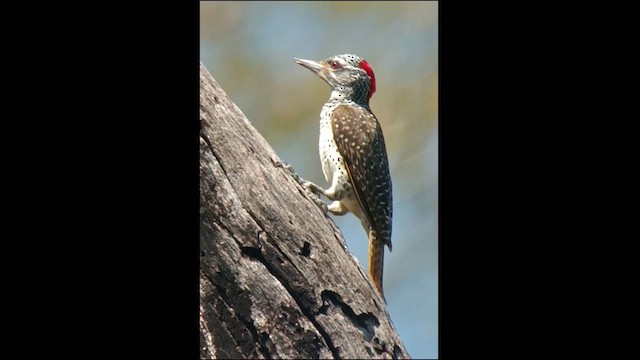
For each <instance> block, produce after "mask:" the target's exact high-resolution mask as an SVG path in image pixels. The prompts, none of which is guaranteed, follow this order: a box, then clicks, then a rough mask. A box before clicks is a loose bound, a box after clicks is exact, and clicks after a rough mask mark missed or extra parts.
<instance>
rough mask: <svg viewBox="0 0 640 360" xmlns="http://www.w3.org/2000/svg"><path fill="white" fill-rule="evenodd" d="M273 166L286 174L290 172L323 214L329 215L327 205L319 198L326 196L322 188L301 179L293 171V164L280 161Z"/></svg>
mask: <svg viewBox="0 0 640 360" xmlns="http://www.w3.org/2000/svg"><path fill="white" fill-rule="evenodd" d="M273 165H275V166H276V167H279V168H282V169H284V170H285V171H286V172H288V173H289V175H290V176H291V177H292V178H293V179H294V180H295V181H296V182H298V184H300V185H302V187H303V188H304V190H305V192H306V193H307V195H309V197H310V198H311V200H312V201H313V202H314V203H315V204H316V205H317V206H318V207H319V208H320V210H322V213H323V214H324V215H327V212H328V207H327V204H325V203H324V201H322V199H320V197H319V196H318V195H319V194H324V190H323V189H322V188H321V187H320V186H318V185H316V184H314V183H312V182H311V181H307V180H305V179H303V178H302V177H300V175H298V174H297V173H296V172H295V171H294V170H293V166H292V165H291V164H289V163H288V162H284V161H280V160H273Z"/></svg>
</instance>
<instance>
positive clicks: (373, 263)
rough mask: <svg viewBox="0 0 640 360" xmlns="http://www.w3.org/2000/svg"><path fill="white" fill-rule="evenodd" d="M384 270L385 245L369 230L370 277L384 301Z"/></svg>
mask: <svg viewBox="0 0 640 360" xmlns="http://www.w3.org/2000/svg"><path fill="white" fill-rule="evenodd" d="M383 268H384V243H383V242H382V240H378V239H377V236H376V233H375V231H373V230H369V277H370V278H371V280H372V281H373V283H374V285H375V286H376V288H377V289H378V292H380V295H382V298H383V299H384V291H383V289H382V270H383ZM385 301H386V300H385Z"/></svg>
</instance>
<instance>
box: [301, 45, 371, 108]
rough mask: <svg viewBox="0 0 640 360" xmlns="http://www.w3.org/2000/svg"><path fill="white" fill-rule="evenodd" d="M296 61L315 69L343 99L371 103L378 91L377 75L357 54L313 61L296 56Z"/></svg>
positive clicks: (336, 95)
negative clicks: (370, 100)
mask: <svg viewBox="0 0 640 360" xmlns="http://www.w3.org/2000/svg"><path fill="white" fill-rule="evenodd" d="M295 61H296V63H298V64H300V65H302V66H304V67H306V68H307V69H309V70H311V71H313V72H314V73H315V74H316V75H318V76H319V77H320V78H322V79H323V80H324V81H326V82H327V83H328V84H329V85H330V86H331V88H332V90H333V92H334V94H335V95H332V98H334V97H340V98H342V99H343V100H351V101H355V102H363V103H365V104H368V103H369V99H370V98H371V96H372V95H373V93H374V92H375V91H376V77H375V75H374V74H373V69H372V68H371V66H370V65H369V63H368V62H367V61H366V60H364V59H363V58H361V57H359V56H356V55H350V54H345V55H335V56H332V57H330V58H328V59H326V60H320V61H313V60H305V59H298V58H295Z"/></svg>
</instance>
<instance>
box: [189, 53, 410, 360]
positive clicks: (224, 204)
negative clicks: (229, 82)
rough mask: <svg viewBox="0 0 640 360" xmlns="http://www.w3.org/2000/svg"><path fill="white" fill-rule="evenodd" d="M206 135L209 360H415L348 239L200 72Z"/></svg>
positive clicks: (203, 341) (203, 248) (203, 279)
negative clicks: (247, 359) (229, 359)
mask: <svg viewBox="0 0 640 360" xmlns="http://www.w3.org/2000/svg"><path fill="white" fill-rule="evenodd" d="M200 125H201V131H200V356H201V357H202V358H205V359H208V358H305V359H314V358H315V359H317V358H325V359H327V358H335V359H345V358H408V357H409V355H408V354H407V352H406V350H405V347H404V345H403V344H402V341H401V340H400V338H399V336H398V334H397V333H396V330H395V328H394V327H393V325H392V323H391V320H390V319H389V315H388V313H387V312H386V307H385V303H384V301H383V300H382V299H381V298H380V296H379V295H378V293H377V291H376V290H375V288H374V287H373V284H372V283H371V282H370V281H369V278H368V276H367V274H366V272H365V271H364V270H363V269H362V267H361V266H360V265H359V263H358V262H357V261H356V260H355V258H354V257H353V256H352V255H351V253H350V252H349V250H348V249H347V247H346V245H345V242H344V239H343V237H342V234H341V232H340V230H339V229H338V228H337V227H336V225H335V224H334V222H333V221H332V220H331V219H330V218H328V217H327V216H325V215H323V213H322V211H321V210H320V208H319V207H318V206H317V205H315V204H314V203H313V201H312V200H311V199H310V198H309V197H308V195H307V194H306V192H305V191H304V189H303V188H302V186H300V185H299V184H298V183H297V182H296V181H295V180H294V179H293V178H292V177H291V176H290V175H289V174H288V173H287V172H286V171H285V170H283V169H282V168H280V167H277V166H275V165H274V162H275V161H277V160H278V157H277V156H276V154H275V153H274V151H273V149H272V148H271V146H270V145H269V144H268V143H267V142H266V140H265V139H264V138H263V137H262V136H261V135H260V134H259V133H258V132H257V131H256V129H255V128H254V127H253V126H252V125H251V123H250V122H249V121H248V120H247V118H246V117H245V116H244V114H243V113H242V112H241V111H240V109H238V107H237V106H236V105H235V104H234V103H233V102H232V101H231V100H230V99H229V98H228V97H227V95H226V93H225V92H224V91H223V90H222V88H220V86H219V85H218V83H217V82H216V81H215V80H214V79H213V78H212V77H211V75H210V74H209V72H208V71H207V69H206V68H205V67H204V66H203V65H202V64H200ZM318 166H320V165H319V163H318Z"/></svg>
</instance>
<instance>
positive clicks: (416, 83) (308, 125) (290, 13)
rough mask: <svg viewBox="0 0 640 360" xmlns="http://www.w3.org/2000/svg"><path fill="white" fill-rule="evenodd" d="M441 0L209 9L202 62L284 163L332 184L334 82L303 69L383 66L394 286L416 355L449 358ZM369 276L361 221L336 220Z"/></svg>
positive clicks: (380, 113) (399, 319)
mask: <svg viewBox="0 0 640 360" xmlns="http://www.w3.org/2000/svg"><path fill="white" fill-rule="evenodd" d="M437 11H438V5H437V2H220V1H216V2H203V3H201V21H200V28H201V42H200V58H201V61H202V63H203V64H204V65H205V66H206V67H207V69H208V70H209V72H210V73H211V74H212V76H213V77H214V78H215V79H216V81H218V83H219V84H220V85H221V86H222V88H223V89H224V90H225V91H226V92H227V94H228V95H229V96H230V97H231V99H232V100H233V101H234V102H235V103H236V104H237V105H238V106H239V107H240V109H241V110H242V111H243V112H244V114H245V115H246V116H247V117H248V118H249V120H250V121H251V122H252V123H253V125H254V126H255V127H256V128H257V129H258V131H259V132H260V133H261V134H262V135H263V136H264V137H265V138H266V140H267V141H268V142H269V143H270V144H271V146H272V147H273V148H274V150H275V151H276V152H277V154H278V155H279V157H280V158H281V159H283V160H285V161H287V162H289V163H291V164H292V165H293V166H294V168H295V169H296V171H297V172H298V173H300V174H301V175H302V176H303V177H305V178H306V179H308V180H311V181H313V182H315V183H317V184H320V185H324V186H328V184H327V183H326V181H325V179H324V176H323V175H322V170H321V166H320V159H319V157H318V148H317V144H318V120H319V114H320V108H321V107H322V104H323V103H324V102H325V101H326V100H327V99H328V97H329V88H328V85H326V84H325V83H323V82H322V81H321V80H320V79H319V78H317V77H315V76H313V74H311V73H310V72H309V71H308V70H306V69H304V68H302V67H300V66H299V65H296V64H295V63H294V62H293V58H294V57H299V58H306V59H314V60H321V59H325V58H327V57H329V56H331V55H336V54H344V53H351V54H356V55H359V56H361V57H364V58H365V59H367V61H368V62H369V63H370V64H371V66H372V67H373V69H374V71H375V74H376V80H377V83H378V90H377V92H376V94H375V95H374V96H373V97H372V99H371V108H372V110H373V111H374V113H375V114H376V116H377V118H378V120H379V121H380V123H381V126H382V128H383V131H384V134H385V140H386V142H387V151H388V153H389V161H390V166H391V176H392V179H393V186H394V189H393V196H394V213H393V214H394V217H393V237H392V241H393V252H391V253H390V252H389V251H388V250H387V252H386V254H385V269H384V270H385V272H384V286H385V295H386V297H387V305H388V310H389V314H390V316H391V320H392V321H393V324H394V326H395V327H396V329H397V330H398V333H399V334H400V336H401V338H402V340H403V342H404V344H405V346H406V348H407V351H408V352H409V354H410V355H411V356H412V357H413V358H427V359H429V358H437V357H438V346H437V345H438V172H437V171H438V131H437V129H438V126H437V124H438V109H437V99H438V94H437V79H438V78H437V76H438V56H437V54H438V21H437V18H438V16H437ZM332 218H333V219H334V221H335V222H336V224H337V225H338V227H339V228H340V229H341V231H342V233H343V235H344V237H345V239H346V241H347V245H348V246H349V250H350V251H351V252H352V253H353V254H354V255H355V257H356V258H357V259H358V260H359V262H360V264H361V265H363V267H364V268H365V270H366V266H367V251H368V244H367V238H366V234H365V232H364V230H363V229H362V227H361V225H360V222H359V221H358V220H357V219H356V218H355V217H354V216H353V215H351V214H348V215H346V216H342V217H336V216H333V217H332Z"/></svg>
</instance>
